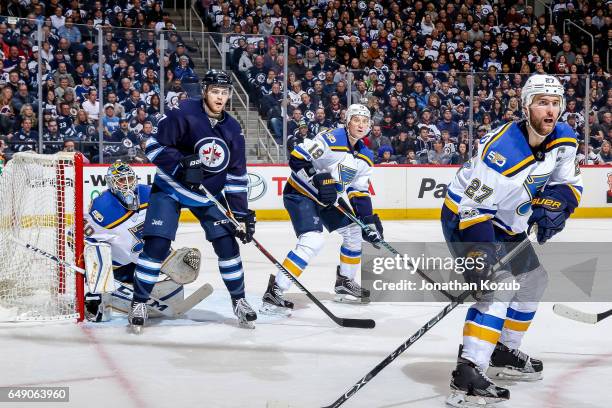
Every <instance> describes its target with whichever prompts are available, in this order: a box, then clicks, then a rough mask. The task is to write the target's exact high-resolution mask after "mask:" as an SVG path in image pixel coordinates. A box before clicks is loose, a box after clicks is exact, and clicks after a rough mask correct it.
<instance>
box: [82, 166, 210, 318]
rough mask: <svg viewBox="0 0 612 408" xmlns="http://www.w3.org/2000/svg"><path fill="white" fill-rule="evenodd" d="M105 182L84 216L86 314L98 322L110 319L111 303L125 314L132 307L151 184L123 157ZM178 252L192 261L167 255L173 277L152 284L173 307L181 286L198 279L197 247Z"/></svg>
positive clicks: (109, 172) (109, 169)
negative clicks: (102, 190)
mask: <svg viewBox="0 0 612 408" xmlns="http://www.w3.org/2000/svg"><path fill="white" fill-rule="evenodd" d="M106 184H107V186H108V190H106V191H104V192H103V193H102V194H100V195H99V196H98V197H96V198H95V199H94V200H93V201H92V202H91V205H90V208H89V211H88V212H87V213H86V214H85V236H86V246H85V256H84V259H85V270H86V272H87V286H88V293H87V294H86V296H85V306H86V317H87V319H88V320H89V321H95V322H100V321H106V320H109V318H110V309H111V305H112V306H113V307H114V308H115V309H117V310H121V311H123V312H125V313H127V312H129V310H130V303H131V292H132V287H131V285H132V284H133V281H134V271H135V269H136V263H137V261H138V256H139V254H140V252H141V251H142V247H143V236H142V232H143V225H144V220H145V215H146V211H147V207H148V205H149V194H150V191H151V187H150V186H147V185H143V184H138V180H137V177H136V173H135V172H134V170H133V169H132V168H131V167H130V166H129V165H128V164H127V163H123V162H121V161H116V162H115V163H113V164H112V165H111V166H110V167H109V168H108V170H107V175H106ZM176 252H177V253H178V254H179V257H180V258H181V259H188V260H190V261H191V262H190V264H186V262H181V263H179V264H176V262H174V257H172V260H170V259H168V262H167V266H168V267H167V268H164V269H163V271H164V272H165V273H166V275H167V276H168V277H169V278H168V279H164V280H160V281H159V282H158V283H157V284H156V285H155V288H154V296H156V297H158V298H162V299H163V301H164V302H165V303H166V304H169V305H177V304H179V302H181V301H182V300H183V295H184V291H183V285H182V284H183V283H188V282H192V281H193V280H195V278H197V273H198V272H199V259H200V254H199V251H197V250H195V249H190V248H181V249H179V250H178V251H176ZM183 264H185V265H183ZM113 278H114V280H115V281H116V282H117V286H116V287H115V285H113ZM173 279H174V280H173ZM177 281H178V282H177ZM157 307H159V306H157ZM149 310H150V311H151V314H152V315H153V316H159V315H160V314H159V313H158V311H157V309H156V308H152V307H151V305H149Z"/></svg>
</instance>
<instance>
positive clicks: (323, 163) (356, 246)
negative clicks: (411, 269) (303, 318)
mask: <svg viewBox="0 0 612 408" xmlns="http://www.w3.org/2000/svg"><path fill="white" fill-rule="evenodd" d="M370 128H371V121H370V111H369V110H368V108H366V107H365V106H363V105H358V104H353V105H351V106H349V108H348V109H347V111H346V127H344V128H337V129H334V130H332V131H326V132H321V133H319V134H318V135H317V136H316V137H314V138H313V139H306V140H304V141H303V142H302V143H300V144H299V145H297V146H295V148H294V149H293V151H292V152H291V158H290V161H289V166H290V167H291V176H290V177H289V180H288V181H287V184H286V185H285V188H284V191H283V203H284V205H285V208H286V209H287V211H288V212H289V216H290V218H291V223H292V225H293V229H294V231H295V234H296V235H297V238H298V242H297V244H296V246H295V248H294V249H293V250H291V251H289V253H288V254H287V257H286V258H285V260H284V262H283V266H284V267H285V268H286V269H287V270H288V271H290V272H291V273H292V274H293V275H294V276H296V277H298V276H300V274H301V273H302V272H303V271H304V269H306V266H307V265H308V264H309V263H310V262H311V261H312V260H313V259H315V257H316V255H317V254H318V253H319V252H320V250H321V248H322V247H323V245H324V243H325V237H324V235H323V227H325V228H326V229H327V230H329V231H330V232H332V231H336V232H338V233H339V234H340V235H342V246H341V247H340V265H339V266H338V267H337V269H336V284H335V292H336V300H337V301H349V302H367V301H369V296H370V294H369V291H368V290H366V289H363V288H361V287H360V286H359V284H358V283H357V282H355V275H356V273H357V271H358V270H359V267H360V264H361V244H362V239H365V240H366V241H368V242H370V243H372V244H376V243H377V242H379V241H380V240H381V239H382V233H383V228H382V225H381V222H380V220H379V218H378V216H377V215H376V214H373V212H372V201H371V199H370V194H369V192H368V190H369V179H370V176H371V174H372V154H371V152H370V150H369V149H368V148H367V147H366V146H365V144H364V143H363V141H362V140H361V139H363V138H364V137H365V136H366V135H367V134H368V132H369V131H370ZM344 193H347V194H348V198H349V200H350V203H351V205H352V210H354V212H355V214H356V215H357V217H359V218H360V219H361V220H363V222H364V223H365V224H367V225H369V226H370V227H371V231H370V233H369V234H366V233H364V234H363V237H362V231H361V228H360V227H359V226H358V225H357V224H355V223H353V222H352V221H350V220H349V219H348V218H347V217H346V216H344V215H342V214H341V213H340V211H339V210H338V209H336V208H334V206H333V204H334V203H336V200H337V199H338V197H339V196H341V195H342V194H344ZM290 285H291V281H290V280H289V278H287V277H286V276H285V275H284V274H282V273H277V274H276V277H275V276H274V275H271V276H270V280H269V283H268V288H267V290H266V293H265V294H264V296H263V305H262V309H261V311H262V312H263V313H270V314H288V313H289V309H292V308H293V304H292V303H291V302H289V301H287V300H286V299H285V298H284V297H283V292H284V291H286V290H287V289H289V287H290Z"/></svg>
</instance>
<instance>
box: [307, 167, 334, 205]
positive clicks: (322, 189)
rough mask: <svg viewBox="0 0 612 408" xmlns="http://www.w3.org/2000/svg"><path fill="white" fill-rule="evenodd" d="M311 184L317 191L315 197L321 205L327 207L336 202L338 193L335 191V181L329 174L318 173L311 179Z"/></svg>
mask: <svg viewBox="0 0 612 408" xmlns="http://www.w3.org/2000/svg"><path fill="white" fill-rule="evenodd" d="M312 184H313V185H314V186H315V188H316V189H317V190H318V191H319V196H318V197H317V198H318V199H319V201H320V202H321V204H323V205H325V206H328V205H331V204H333V203H335V202H336V199H337V198H338V191H337V190H336V180H334V178H333V177H332V175H331V174H330V173H318V174H315V175H314V176H313V177H312Z"/></svg>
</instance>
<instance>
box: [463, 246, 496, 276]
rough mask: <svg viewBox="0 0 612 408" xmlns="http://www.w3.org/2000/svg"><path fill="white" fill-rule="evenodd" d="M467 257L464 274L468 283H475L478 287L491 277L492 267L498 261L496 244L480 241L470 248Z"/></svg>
mask: <svg viewBox="0 0 612 408" xmlns="http://www.w3.org/2000/svg"><path fill="white" fill-rule="evenodd" d="M465 258H466V263H465V272H463V276H464V278H465V281H466V282H467V283H475V284H477V285H478V287H481V285H482V282H484V281H486V280H488V279H491V277H492V276H491V275H492V267H493V265H494V264H495V262H497V257H496V256H495V246H494V245H493V244H491V243H488V242H479V243H477V244H476V245H474V246H473V247H472V248H470V250H469V251H468V252H467V255H466V256H465ZM468 260H470V261H468Z"/></svg>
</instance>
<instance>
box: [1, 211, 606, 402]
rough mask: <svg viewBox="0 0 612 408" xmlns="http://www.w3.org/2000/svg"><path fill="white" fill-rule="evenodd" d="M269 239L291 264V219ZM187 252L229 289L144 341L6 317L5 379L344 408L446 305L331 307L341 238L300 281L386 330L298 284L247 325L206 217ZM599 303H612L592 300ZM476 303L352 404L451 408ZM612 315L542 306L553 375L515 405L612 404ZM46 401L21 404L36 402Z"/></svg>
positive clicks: (86, 392) (581, 228)
mask: <svg viewBox="0 0 612 408" xmlns="http://www.w3.org/2000/svg"><path fill="white" fill-rule="evenodd" d="M384 224H385V237H386V239H387V240H388V241H390V242H393V241H441V240H442V234H441V230H440V226H439V223H438V222H436V221H402V222H399V221H397V222H393V221H387V222H385V223H384ZM611 230H612V220H571V221H570V222H568V226H567V228H566V230H565V231H564V232H563V233H562V234H561V235H560V236H559V238H558V240H565V241H612V239H611V237H610V234H609V231H611ZM257 238H258V239H259V240H260V241H261V243H262V244H263V245H264V246H266V247H267V248H268V249H269V250H270V251H271V252H272V253H273V254H274V256H276V257H277V258H278V259H279V260H281V261H282V259H283V257H284V255H285V254H286V252H287V251H288V250H289V249H291V248H292V246H293V244H294V243H295V236H294V235H293V232H292V228H291V226H290V224H289V223H287V222H260V223H258V224H257ZM177 241H178V242H177V246H182V245H189V246H197V247H200V248H201V249H202V252H203V256H204V267H203V272H202V273H201V274H200V277H199V279H198V280H197V281H196V282H195V283H193V284H191V285H189V286H188V287H187V289H186V291H187V292H188V293H189V292H191V291H193V290H194V289H195V288H196V287H198V286H199V285H201V284H203V283H204V282H210V283H211V284H212V285H213V286H214V287H215V293H214V294H213V295H212V296H211V297H209V298H208V299H206V300H204V301H203V302H202V303H201V304H200V305H199V306H198V307H197V308H196V309H194V310H192V311H191V312H189V313H188V315H187V316H186V318H183V319H176V320H161V319H154V320H151V321H150V325H149V326H148V327H146V329H145V331H144V333H143V334H141V335H134V334H130V333H128V332H127V331H126V327H125V326H126V320H125V316H121V315H116V316H115V319H114V320H113V321H112V322H110V323H104V324H91V323H85V324H74V323H59V324H58V323H52V324H33V323H18V324H3V325H0V386H68V387H70V403H68V404H66V403H57V404H43V405H44V406H45V407H52V406H57V407H113V408H128V407H195V406H197V407H214V408H217V407H228V408H230V407H231V408H237V407H241V408H242V407H248V408H251V407H253V408H263V407H266V405H267V403H268V402H270V401H273V400H279V401H284V402H290V403H291V406H292V407H321V406H323V405H327V404H330V403H332V402H333V401H334V400H335V399H336V398H338V397H339V396H340V395H341V394H342V393H344V392H345V391H346V390H348V388H349V387H351V386H352V385H353V384H354V383H355V382H356V381H357V380H358V379H360V378H361V377H362V376H364V375H365V374H366V373H367V372H368V371H369V370H371V369H372V368H373V367H374V366H375V365H376V364H377V363H378V362H380V361H381V360H382V359H384V358H385V357H386V356H387V355H388V354H389V353H390V352H391V351H393V350H394V349H395V348H396V347H397V346H399V345H400V344H401V343H403V342H404V341H405V340H406V339H407V338H408V337H409V336H411V335H412V334H413V333H414V332H415V331H416V330H417V329H418V328H419V327H420V326H421V325H423V324H424V323H425V322H427V321H428V320H429V319H430V318H431V317H433V316H434V315H435V314H436V313H438V311H440V310H441V308H442V307H443V305H444V304H443V303H393V304H391V303H389V304H370V305H367V306H352V305H344V304H337V303H334V302H332V301H331V299H332V290H333V283H334V275H335V266H336V264H337V258H338V252H337V251H338V247H339V242H340V239H339V237H338V236H337V235H331V237H330V238H329V241H328V245H326V247H325V249H324V250H323V253H322V254H321V255H320V256H319V257H318V258H317V260H316V261H315V262H313V263H312V265H311V266H310V267H309V268H308V269H307V270H306V272H305V273H304V274H303V275H302V277H301V278H300V279H301V281H302V283H303V284H304V285H305V286H306V287H307V288H309V289H310V290H311V291H312V292H313V293H314V294H315V295H316V296H318V297H319V298H320V299H322V300H323V303H324V304H325V305H326V306H328V307H329V308H330V309H331V310H332V311H333V312H334V313H335V314H337V315H338V316H342V317H358V318H372V319H374V320H376V328H375V329H373V330H363V329H349V328H341V327H338V326H337V325H335V324H334V323H333V322H332V321H331V320H330V319H329V318H328V317H327V316H325V315H324V314H323V313H322V312H321V311H320V310H319V309H318V308H317V307H316V306H314V305H313V304H312V303H311V302H310V301H309V300H308V299H307V298H306V297H305V296H304V295H302V294H301V293H300V292H299V291H298V290H296V289H295V288H293V289H292V290H291V293H290V298H291V299H292V300H294V301H295V302H296V310H295V311H294V313H293V316H291V317H289V318H281V317H267V316H263V315H261V314H260V315H259V318H258V320H257V328H256V329H255V330H247V329H241V328H238V327H237V326H236V320H235V318H234V316H233V314H232V311H231V307H230V300H229V295H228V293H227V291H226V290H225V287H224V285H223V282H222V281H221V278H220V276H219V273H218V270H217V265H216V258H215V256H214V253H213V252H212V247H211V246H210V244H208V243H207V242H206V241H205V240H204V238H203V235H202V233H201V231H200V229H199V226H197V225H189V224H188V225H184V226H181V228H180V229H179V233H178V238H177ZM242 259H243V263H244V267H245V270H246V288H247V297H248V300H249V302H250V303H251V304H252V305H253V306H255V307H257V308H258V307H259V305H260V302H261V300H260V299H261V295H262V294H263V291H264V289H265V286H266V283H267V281H268V274H269V273H271V272H274V268H273V266H272V265H271V264H270V263H269V262H268V260H267V259H266V258H264V256H263V255H261V254H260V253H259V252H258V250H257V249H256V248H255V247H254V246H252V245H248V246H243V247H242ZM580 307H581V308H583V309H585V308H586V309H589V310H593V311H601V310H606V309H608V308H610V307H612V304H610V303H598V304H586V305H585V304H581V305H580ZM465 309H466V306H464V305H463V306H460V307H459V308H458V309H457V310H455V311H453V312H452V313H451V314H450V315H449V316H448V317H447V318H445V319H444V320H443V321H441V322H440V323H439V324H438V325H437V326H435V327H434V328H433V329H432V330H431V331H430V332H429V333H427V334H426V335H425V336H424V337H423V338H422V339H420V340H419V341H418V342H417V343H416V344H414V346H413V347H411V348H409V349H408V350H407V351H405V352H404V353H403V354H402V355H401V356H400V357H399V358H397V359H396V360H395V361H394V362H393V363H391V365H389V366H388V367H387V368H385V369H384V370H383V371H382V372H380V374H379V375H378V376H376V377H375V378H374V379H372V380H371V381H370V382H369V383H368V384H367V385H366V386H365V387H364V388H362V389H361V390H360V391H359V392H357V393H356V394H355V395H354V396H353V397H352V398H350V399H349V400H348V401H347V402H346V403H345V405H344V406H346V407H368V408H371V407H377V408H383V407H384V408H399V407H411V408H412V407H414V408H421V407H423V408H430V407H443V406H444V400H445V397H446V395H447V393H448V389H449V387H448V385H449V379H450V372H451V371H452V370H453V368H454V362H455V359H456V353H457V345H458V344H459V343H460V341H461V332H462V325H463V320H464V317H465ZM611 337H612V318H611V319H609V320H605V321H602V322H600V323H598V324H597V325H586V324H581V323H577V322H573V321H570V320H567V319H563V318H561V317H558V316H556V315H554V314H553V312H552V304H550V303H545V304H542V305H541V306H540V309H539V311H538V313H537V315H536V318H535V321H534V322H533V324H532V325H531V328H530V330H529V332H528V334H527V335H526V337H525V340H524V342H523V349H524V351H526V352H527V353H529V354H531V355H533V356H537V357H538V358H541V359H542V360H543V361H544V379H543V380H542V381H539V382H535V383H511V384H508V383H503V384H502V383H500V385H504V384H505V385H508V386H509V387H510V389H511V400H510V401H509V402H507V403H505V404H504V405H502V406H503V407H506V408H509V407H513V408H519V407H529V408H532V407H538V408H553V407H554V408H556V407H560V408H561V407H563V408H564V407H576V408H595V407H601V408H604V407H610V406H611V403H610V395H609V391H610V385H611V384H612V349H611V348H610V344H611V343H610V340H611ZM28 405H33V406H36V407H40V406H42V405H41V404H26V403H22V404H14V405H11V404H8V405H4V404H1V403H0V406H16V407H26V406H28Z"/></svg>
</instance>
